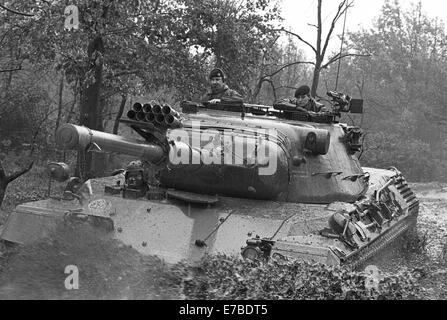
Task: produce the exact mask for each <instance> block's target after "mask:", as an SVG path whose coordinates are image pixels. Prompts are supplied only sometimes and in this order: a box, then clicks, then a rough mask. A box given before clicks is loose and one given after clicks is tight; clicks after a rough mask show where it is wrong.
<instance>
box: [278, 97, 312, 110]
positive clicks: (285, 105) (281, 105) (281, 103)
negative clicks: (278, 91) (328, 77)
mask: <svg viewBox="0 0 447 320" xmlns="http://www.w3.org/2000/svg"><path fill="white" fill-rule="evenodd" d="M273 107H274V108H275V109H277V110H290V111H302V112H307V110H306V109H305V108H302V107H298V106H297V105H296V103H295V101H294V100H293V99H287V98H286V99H281V100H276V101H275V102H274V103H273Z"/></svg>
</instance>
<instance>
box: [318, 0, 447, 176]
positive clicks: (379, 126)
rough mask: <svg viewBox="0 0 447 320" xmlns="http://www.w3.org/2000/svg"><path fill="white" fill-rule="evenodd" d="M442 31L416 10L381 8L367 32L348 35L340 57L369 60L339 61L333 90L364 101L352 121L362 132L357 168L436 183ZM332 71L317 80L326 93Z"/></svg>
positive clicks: (440, 158) (440, 149)
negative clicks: (391, 170) (348, 54)
mask: <svg viewBox="0 0 447 320" xmlns="http://www.w3.org/2000/svg"><path fill="white" fill-rule="evenodd" d="M444 38H445V30H444V25H443V23H441V22H440V21H439V20H433V19H430V18H429V17H427V16H426V15H425V14H424V12H423V8H422V6H421V4H420V3H419V4H418V5H415V6H413V7H412V8H411V9H409V10H403V9H402V8H401V7H400V5H399V3H398V2H397V1H386V2H385V4H384V5H383V8H382V11H381V13H380V15H379V16H378V17H377V19H376V22H375V24H374V25H373V28H371V29H368V30H358V31H355V32H351V33H349V35H348V44H347V49H348V50H356V51H357V52H360V53H364V54H366V53H369V54H371V56H370V57H367V58H365V57H361V58H360V57H353V58H351V59H347V60H344V61H343V68H342V73H341V78H340V84H341V86H340V90H341V91H344V92H347V93H349V94H350V95H351V96H353V97H360V98H362V99H364V102H365V106H364V116H363V117H362V119H361V121H360V119H357V124H359V123H360V122H361V123H362V127H363V129H364V130H365V131H366V132H367V137H366V138H365V142H366V148H365V149H366V150H365V152H364V154H363V156H362V160H363V162H364V164H365V165H368V166H378V167H387V166H390V165H393V166H396V167H397V168H398V169H400V170H401V171H402V172H403V173H404V174H405V175H406V177H407V178H408V179H410V180H413V181H428V180H433V179H437V180H443V179H446V178H447V177H446V175H445V173H444V172H445V166H444V165H443V163H445V160H446V159H447V158H446V154H445V142H444V141H445V136H446V133H447V132H444V131H445V130H444V129H443V128H444V124H445V118H446V114H445V112H446V111H445V110H446V109H445V108H444V105H445V103H446V101H447V96H446V91H445V87H446V86H447V81H446V79H447V77H446V76H445V75H446V74H447V68H446V65H447V60H446V57H447V55H446V53H447V47H446V46H445V44H444V43H443V39H444ZM335 75H336V70H335V69H330V70H329V71H328V73H327V74H326V75H325V78H326V79H327V81H328V87H329V88H332V87H333V83H334V82H335Z"/></svg>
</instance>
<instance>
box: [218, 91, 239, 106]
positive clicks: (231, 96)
mask: <svg viewBox="0 0 447 320" xmlns="http://www.w3.org/2000/svg"><path fill="white" fill-rule="evenodd" d="M221 101H222V102H229V103H231V102H240V103H242V102H244V98H242V96H241V95H240V94H239V93H238V92H237V91H236V90H232V89H229V90H227V91H226V92H225V94H224V95H223V96H222V98H221Z"/></svg>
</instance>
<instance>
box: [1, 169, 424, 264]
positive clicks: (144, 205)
mask: <svg viewBox="0 0 447 320" xmlns="http://www.w3.org/2000/svg"><path fill="white" fill-rule="evenodd" d="M365 171H367V172H370V174H371V179H370V184H371V188H370V189H371V191H370V192H369V193H370V194H369V195H368V196H373V195H374V190H378V189H380V187H382V186H384V185H385V184H386V182H387V181H389V179H390V177H392V176H393V175H394V174H395V172H394V171H389V170H377V169H369V168H365ZM122 179H123V176H117V177H107V178H101V179H95V180H91V185H92V190H93V194H92V195H91V196H89V197H87V198H86V200H85V201H83V203H82V204H81V203H80V202H79V201H78V200H71V201H65V200H56V199H47V200H41V201H36V202H30V203H25V204H22V205H19V206H18V207H17V208H16V209H15V210H14V211H13V212H12V213H11V215H10V216H9V218H8V220H7V222H6V224H5V225H4V228H3V230H2V233H1V239H3V240H6V241H10V242H14V243H20V244H24V245H27V244H30V243H33V242H36V241H39V239H42V238H45V237H51V235H52V233H53V232H54V230H55V229H56V228H57V226H58V225H59V224H60V223H64V224H65V223H80V222H81V223H86V222H90V223H92V224H93V225H96V226H98V228H102V229H104V230H106V232H105V233H98V236H100V235H104V234H105V235H106V236H107V237H112V238H115V239H117V240H119V241H120V242H121V243H123V244H124V245H126V246H131V247H133V248H134V249H136V250H138V251H139V252H140V253H141V254H143V255H155V256H158V257H160V258H162V259H164V260H165V261H166V262H168V263H175V262H178V261H181V260H187V261H190V262H194V261H197V260H199V259H200V258H201V257H202V256H203V255H204V254H217V253H224V254H227V255H239V254H240V250H241V247H242V246H243V245H244V244H245V243H246V241H247V239H250V238H257V239H268V240H269V241H272V243H273V246H272V250H271V252H270V253H269V254H270V255H274V256H275V255H276V256H282V257H289V258H296V259H304V260H310V261H316V262H321V263H327V264H333V265H345V264H349V265H357V264H359V263H361V262H364V261H366V260H367V259H369V258H371V257H373V256H375V255H377V254H378V253H379V252H380V251H381V250H382V249H383V248H385V246H386V245H387V244H389V243H391V242H392V241H393V240H395V239H396V238H398V237H400V236H401V235H402V234H403V233H405V232H406V231H407V230H408V229H410V228H411V227H412V226H414V225H415V223H416V219H417V214H418V201H417V199H416V198H415V197H414V194H413V193H412V192H411V190H409V189H408V186H407V185H406V182H405V181H404V180H402V179H401V180H399V181H400V182H396V183H395V184H394V185H393V186H391V187H393V188H395V189H393V190H397V191H396V192H398V193H399V194H400V195H401V197H400V198H396V199H397V200H398V201H401V202H402V204H401V207H402V212H401V214H399V216H397V217H396V218H395V219H393V220H392V221H390V222H389V223H388V224H384V225H383V227H382V228H381V230H380V232H372V231H371V232H370V234H369V239H368V240H367V241H366V240H364V241H358V245H357V247H355V248H354V247H353V246H350V245H348V244H347V243H346V242H344V241H343V240H342V239H340V238H336V237H328V236H324V235H322V233H321V231H322V230H325V228H327V226H328V220H329V219H330V217H331V216H332V215H333V214H334V212H337V211H340V210H345V211H349V210H350V208H351V207H352V206H353V205H352V204H351V203H345V202H334V203H331V204H325V205H323V204H298V203H290V202H275V201H265V200H255V199H242V198H231V197H219V198H218V201H217V203H211V202H210V203H208V204H206V201H204V203H202V204H199V203H197V202H198V201H196V200H195V201H194V203H191V202H188V201H184V199H183V200H179V199H178V197H176V198H177V199H175V198H173V197H170V196H169V195H168V196H167V198H164V199H162V200H147V199H129V198H123V197H122V195H109V194H105V193H104V188H105V186H108V185H116V182H117V181H118V180H119V181H122ZM198 243H199V244H200V243H202V244H204V245H197V244H198Z"/></svg>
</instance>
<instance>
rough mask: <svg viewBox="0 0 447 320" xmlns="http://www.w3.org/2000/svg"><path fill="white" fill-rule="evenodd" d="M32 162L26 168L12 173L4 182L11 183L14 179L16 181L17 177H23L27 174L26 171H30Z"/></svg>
mask: <svg viewBox="0 0 447 320" xmlns="http://www.w3.org/2000/svg"><path fill="white" fill-rule="evenodd" d="M33 164H34V161H32V162H31V163H30V164H29V165H28V166H27V167H26V168H24V169H22V170H19V171H16V172H14V173H12V174H11V175H9V176H7V177H6V181H7V182H8V183H11V182H13V181H14V180H15V179H17V178H18V177H20V176H21V175H24V174H25V173H27V172H28V171H30V170H31V168H32V167H33Z"/></svg>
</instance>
